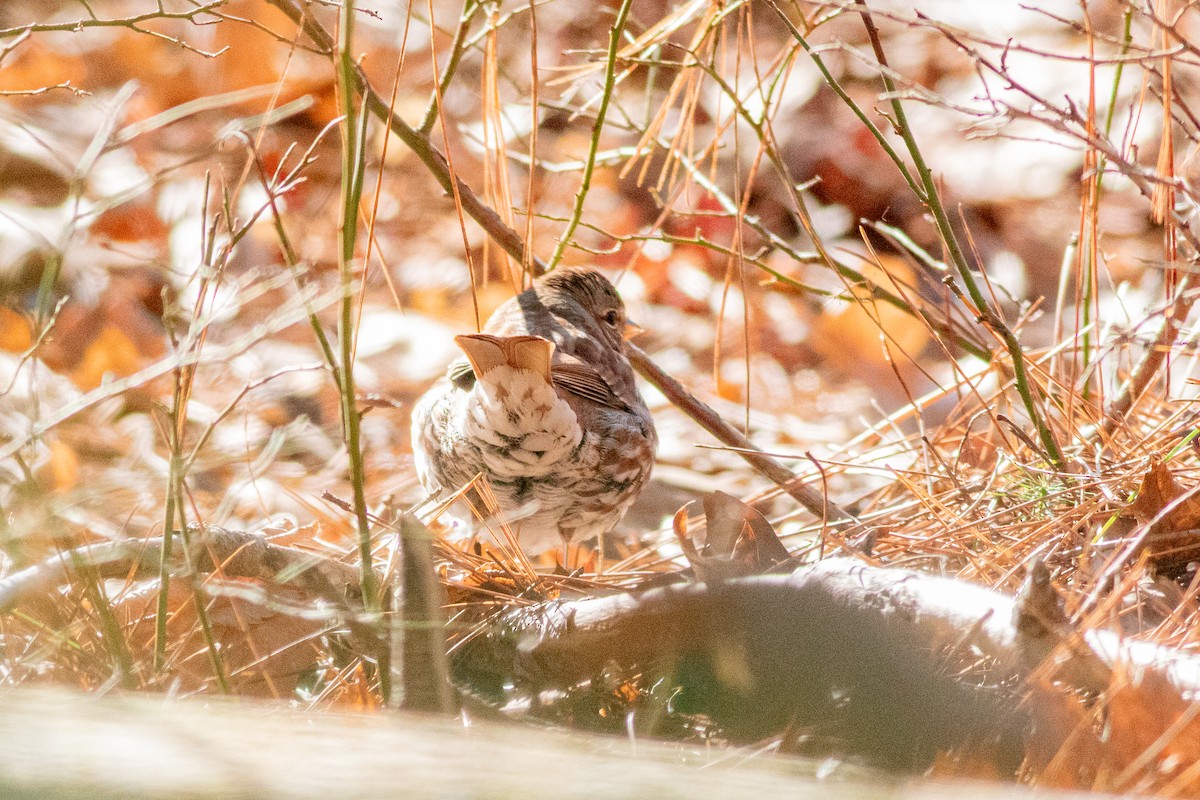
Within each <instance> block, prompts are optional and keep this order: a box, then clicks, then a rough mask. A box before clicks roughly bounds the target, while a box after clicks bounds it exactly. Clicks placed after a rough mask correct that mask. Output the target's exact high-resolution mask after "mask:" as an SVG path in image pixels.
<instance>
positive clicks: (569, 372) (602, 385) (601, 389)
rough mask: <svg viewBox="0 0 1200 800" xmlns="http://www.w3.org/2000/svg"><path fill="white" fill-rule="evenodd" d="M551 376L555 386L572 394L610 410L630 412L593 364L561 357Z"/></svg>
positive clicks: (555, 363) (551, 371)
mask: <svg viewBox="0 0 1200 800" xmlns="http://www.w3.org/2000/svg"><path fill="white" fill-rule="evenodd" d="M550 376H551V377H552V378H553V379H554V385H555V386H559V387H561V388H563V389H565V390H567V391H568V392H570V393H571V394H575V395H578V396H580V397H582V398H584V399H585V400H591V401H592V402H593V403H599V404H600V405H602V406H608V407H609V408H617V409H621V410H622V411H628V410H629V406H627V405H626V404H625V402H624V401H623V400H621V398H620V397H618V396H617V394H616V392H614V391H613V390H612V387H611V386H609V385H608V382H607V381H605V380H604V378H603V377H602V376H601V375H600V373H599V372H597V371H596V368H595V367H593V366H592V365H591V364H587V363H585V362H583V361H577V360H575V359H573V358H570V357H559V358H556V359H555V362H554V365H553V366H552V367H551V368H550Z"/></svg>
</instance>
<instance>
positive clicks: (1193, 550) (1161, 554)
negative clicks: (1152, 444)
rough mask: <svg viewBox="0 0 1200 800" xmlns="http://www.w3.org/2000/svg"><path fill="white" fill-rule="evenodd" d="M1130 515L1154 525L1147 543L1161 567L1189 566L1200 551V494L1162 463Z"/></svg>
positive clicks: (1148, 475)
mask: <svg viewBox="0 0 1200 800" xmlns="http://www.w3.org/2000/svg"><path fill="white" fill-rule="evenodd" d="M1125 511H1126V513H1128V514H1129V515H1130V516H1132V517H1134V518H1135V519H1137V521H1138V522H1140V523H1142V524H1143V525H1147V524H1149V525H1150V529H1149V531H1148V532H1147V536H1146V544H1147V545H1148V546H1149V548H1150V551H1151V558H1152V560H1153V561H1154V562H1155V564H1156V565H1157V566H1158V567H1160V568H1166V569H1171V568H1173V567H1177V566H1178V565H1180V564H1186V563H1187V562H1188V561H1190V560H1192V559H1193V558H1195V557H1196V555H1197V552H1198V550H1200V536H1197V535H1196V534H1195V533H1194V531H1196V529H1197V528H1200V492H1197V491H1196V487H1192V488H1186V487H1185V486H1184V485H1183V484H1181V483H1180V482H1179V480H1178V479H1177V478H1176V477H1175V475H1174V474H1173V473H1172V472H1171V471H1170V470H1169V469H1167V466H1166V465H1165V464H1163V463H1162V462H1161V461H1157V460H1156V461H1155V462H1154V463H1153V464H1152V465H1151V466H1150V470H1149V471H1148V472H1147V473H1146V475H1145V477H1144V478H1142V485H1141V487H1140V488H1139V489H1138V494H1137V498H1136V499H1135V500H1134V501H1133V502H1132V503H1130V504H1129V505H1128V506H1127V507H1126V509H1125Z"/></svg>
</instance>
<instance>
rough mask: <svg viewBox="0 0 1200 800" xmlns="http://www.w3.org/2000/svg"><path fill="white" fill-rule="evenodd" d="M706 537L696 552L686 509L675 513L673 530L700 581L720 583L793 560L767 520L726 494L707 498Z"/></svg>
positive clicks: (716, 494)
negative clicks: (702, 545) (701, 546)
mask: <svg viewBox="0 0 1200 800" xmlns="http://www.w3.org/2000/svg"><path fill="white" fill-rule="evenodd" d="M704 516H705V519H706V520H707V535H706V537H705V543H704V547H703V548H701V549H700V550H697V549H696V546H695V544H694V543H693V541H692V538H691V536H690V534H689V530H688V513H687V506H684V507H683V508H681V509H679V511H677V512H676V513H675V520H674V523H673V529H674V531H675V536H676V537H677V538H678V539H679V543H680V546H681V547H682V548H683V552H684V555H685V556H686V557H687V560H688V563H690V564H691V565H692V569H693V571H694V572H695V573H696V577H697V579H699V580H701V581H705V582H709V581H720V580H725V579H728V578H735V577H739V576H743V575H755V574H758V573H762V572H766V571H767V570H769V569H771V568H772V567H774V566H775V565H777V564H780V563H782V562H784V561H787V560H788V559H789V558H790V557H791V556H790V554H789V553H788V551H787V548H786V547H784V546H783V542H781V541H779V536H778V535H776V533H775V529H774V527H772V526H771V523H770V522H768V521H767V518H766V517H764V516H763V515H762V514H760V513H759V512H758V511H756V510H754V509H753V508H751V507H750V506H748V505H747V504H745V503H743V502H742V501H741V500H739V499H737V498H736V497H733V496H732V495H728V494H725V493H724V492H720V491H717V492H713V493H712V494H710V495H707V496H706V497H705V498H704Z"/></svg>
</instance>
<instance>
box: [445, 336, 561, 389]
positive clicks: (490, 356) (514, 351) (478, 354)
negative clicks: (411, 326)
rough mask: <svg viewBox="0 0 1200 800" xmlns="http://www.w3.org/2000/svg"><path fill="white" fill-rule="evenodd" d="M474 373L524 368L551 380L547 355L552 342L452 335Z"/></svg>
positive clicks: (483, 373) (552, 348) (551, 347)
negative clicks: (497, 369)
mask: <svg viewBox="0 0 1200 800" xmlns="http://www.w3.org/2000/svg"><path fill="white" fill-rule="evenodd" d="M454 341H455V342H457V343H458V346H459V347H461V348H462V351H463V352H464V353H465V354H466V356H467V360H468V361H470V362H471V368H472V369H473V370H474V371H475V374H476V375H477V376H482V375H487V374H488V373H489V372H491V371H492V370H493V369H495V368H496V367H505V366H507V367H512V368H513V369H523V370H526V371H528V372H532V373H534V374H535V375H541V376H542V377H543V378H545V380H546V383H549V382H550V358H551V356H553V355H554V343H553V342H551V341H550V340H549V339H543V338H542V337H540V336H489V335H488V334H486V333H471V334H464V335H462V336H455V337H454Z"/></svg>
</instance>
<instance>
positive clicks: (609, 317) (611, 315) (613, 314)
mask: <svg viewBox="0 0 1200 800" xmlns="http://www.w3.org/2000/svg"><path fill="white" fill-rule="evenodd" d="M620 319H621V315H620V314H618V313H617V310H616V309H615V308H614V309H612V310H611V311H608V312H606V313H605V315H604V321H605V322H607V323H608V324H609V325H616V324H617V322H619V321H620Z"/></svg>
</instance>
